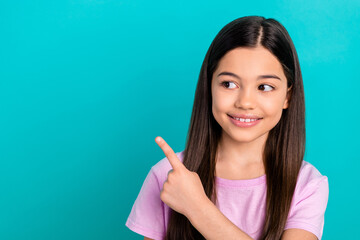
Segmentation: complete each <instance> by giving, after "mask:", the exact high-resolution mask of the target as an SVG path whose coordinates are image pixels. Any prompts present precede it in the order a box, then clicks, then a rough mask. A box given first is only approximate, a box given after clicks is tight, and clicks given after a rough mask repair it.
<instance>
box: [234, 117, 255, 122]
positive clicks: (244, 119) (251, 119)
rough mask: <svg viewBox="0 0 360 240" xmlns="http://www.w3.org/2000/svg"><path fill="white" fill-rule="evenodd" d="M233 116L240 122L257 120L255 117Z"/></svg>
mask: <svg viewBox="0 0 360 240" xmlns="http://www.w3.org/2000/svg"><path fill="white" fill-rule="evenodd" d="M233 118H234V119H236V120H238V121H240V122H255V121H256V120H257V119H255V118H236V117H233Z"/></svg>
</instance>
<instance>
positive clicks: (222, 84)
mask: <svg viewBox="0 0 360 240" xmlns="http://www.w3.org/2000/svg"><path fill="white" fill-rule="evenodd" d="M225 83H233V82H231V81H223V82H221V86H223V87H225ZM265 85H266V86H269V87H271V88H272V90H270V91H273V90H274V89H275V88H274V87H273V86H271V85H269V84H260V85H259V86H265ZM225 88H226V89H232V88H227V87H225ZM270 91H262V92H270Z"/></svg>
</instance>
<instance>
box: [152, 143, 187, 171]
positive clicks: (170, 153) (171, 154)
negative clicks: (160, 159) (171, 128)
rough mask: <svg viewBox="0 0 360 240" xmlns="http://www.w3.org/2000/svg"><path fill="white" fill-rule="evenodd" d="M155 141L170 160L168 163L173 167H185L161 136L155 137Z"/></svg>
mask: <svg viewBox="0 0 360 240" xmlns="http://www.w3.org/2000/svg"><path fill="white" fill-rule="evenodd" d="M155 142H156V143H157V144H158V145H159V147H160V148H161V150H163V152H164V153H165V156H166V157H167V159H168V160H169V162H170V165H171V166H172V167H173V169H179V168H182V167H185V166H184V165H183V163H182V162H181V161H180V160H179V158H178V157H177V155H176V153H175V152H174V151H173V150H172V148H171V147H170V146H169V145H168V144H167V143H166V142H165V140H164V139H163V138H162V137H156V138H155Z"/></svg>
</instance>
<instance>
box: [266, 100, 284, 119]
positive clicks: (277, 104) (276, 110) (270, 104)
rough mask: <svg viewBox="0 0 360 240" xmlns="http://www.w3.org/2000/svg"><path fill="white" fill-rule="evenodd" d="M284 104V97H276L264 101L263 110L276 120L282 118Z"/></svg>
mask: <svg viewBox="0 0 360 240" xmlns="http://www.w3.org/2000/svg"><path fill="white" fill-rule="evenodd" d="M283 105H284V99H283V98H275V99H273V100H272V101H269V100H267V101H263V104H262V106H263V110H264V112H265V114H266V115H268V116H271V117H273V118H275V119H276V121H278V120H280V118H281V114H282V110H283Z"/></svg>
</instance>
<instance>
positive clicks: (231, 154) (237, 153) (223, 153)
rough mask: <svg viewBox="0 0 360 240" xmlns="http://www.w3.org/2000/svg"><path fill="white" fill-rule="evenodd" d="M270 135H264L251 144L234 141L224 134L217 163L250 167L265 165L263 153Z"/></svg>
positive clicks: (219, 146) (220, 142) (218, 150)
mask: <svg viewBox="0 0 360 240" xmlns="http://www.w3.org/2000/svg"><path fill="white" fill-rule="evenodd" d="M267 137H268V134H264V135H262V136H260V137H259V138H257V139H255V140H253V141H251V142H237V141H234V139H232V138H231V137H230V136H229V135H227V134H226V133H224V132H223V133H222V136H221V138H220V141H219V144H218V149H217V157H216V158H217V159H216V160H217V162H222V163H227V164H236V165H241V166H248V165H253V164H263V151H264V147H265V142H266V139H267Z"/></svg>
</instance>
